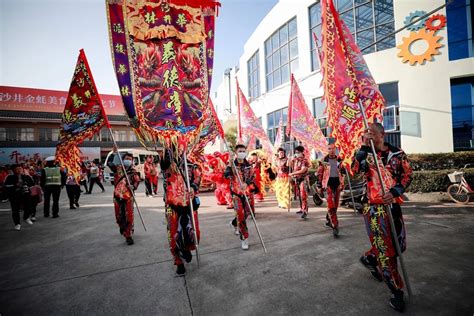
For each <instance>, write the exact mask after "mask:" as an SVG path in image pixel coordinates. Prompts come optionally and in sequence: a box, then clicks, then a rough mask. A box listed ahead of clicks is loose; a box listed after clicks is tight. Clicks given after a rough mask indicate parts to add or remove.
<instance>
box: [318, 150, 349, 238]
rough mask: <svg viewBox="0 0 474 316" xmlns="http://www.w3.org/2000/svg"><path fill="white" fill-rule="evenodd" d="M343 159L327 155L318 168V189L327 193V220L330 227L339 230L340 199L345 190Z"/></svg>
mask: <svg viewBox="0 0 474 316" xmlns="http://www.w3.org/2000/svg"><path fill="white" fill-rule="evenodd" d="M340 168H341V159H340V158H338V157H337V156H333V157H330V156H329V155H327V156H326V157H324V158H323V160H322V163H321V165H320V166H319V168H318V189H324V190H326V193H327V201H328V213H327V215H326V220H327V224H326V225H328V226H330V227H331V228H333V229H338V227H339V221H338V220H337V208H338V206H339V197H340V195H341V190H343V188H344V176H343V175H342V173H341V169H340Z"/></svg>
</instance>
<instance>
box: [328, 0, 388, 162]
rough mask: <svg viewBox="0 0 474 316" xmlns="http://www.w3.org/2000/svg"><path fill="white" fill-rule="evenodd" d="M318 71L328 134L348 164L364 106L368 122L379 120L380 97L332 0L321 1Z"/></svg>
mask: <svg viewBox="0 0 474 316" xmlns="http://www.w3.org/2000/svg"><path fill="white" fill-rule="evenodd" d="M321 7H322V37H323V39H322V43H323V50H322V57H323V61H322V67H321V69H322V73H323V86H324V95H325V101H326V106H327V107H326V111H327V113H328V125H329V126H330V127H331V128H332V134H331V136H332V137H334V138H335V139H336V147H337V148H338V149H339V154H340V156H341V157H342V158H343V159H344V162H343V163H344V165H345V166H346V167H349V166H350V164H351V161H352V158H353V156H354V154H355V151H356V150H357V149H358V148H359V147H360V144H361V137H362V134H363V132H364V121H363V116H362V112H361V110H360V105H362V106H364V109H365V113H366V116H367V119H368V121H369V123H372V122H374V120H375V119H377V120H379V121H380V120H381V118H382V109H383V107H384V103H385V101H384V98H383V96H382V94H381V93H380V91H379V90H378V88H377V85H376V83H375V81H374V79H373V78H372V75H371V74H370V71H369V68H368V67H367V64H366V63H365V61H364V58H363V56H362V54H361V52H360V50H359V48H358V47H357V45H356V44H355V42H354V38H353V37H352V34H351V32H350V31H349V29H348V28H347V27H346V25H345V24H344V22H343V21H342V20H341V19H340V17H339V14H338V13H337V11H336V9H335V8H334V4H333V2H332V0H322V1H321Z"/></svg>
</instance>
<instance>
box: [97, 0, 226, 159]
mask: <svg viewBox="0 0 474 316" xmlns="http://www.w3.org/2000/svg"><path fill="white" fill-rule="evenodd" d="M106 3H107V15H108V20H109V21H108V22H109V23H108V24H109V34H110V43H111V51H112V58H113V63H114V66H115V72H116V76H117V81H118V84H119V87H120V92H121V95H122V99H123V102H124V106H125V110H126V112H127V114H128V116H129V118H130V123H131V126H132V128H133V129H134V131H135V133H136V134H137V136H138V139H139V140H140V141H141V142H142V143H143V144H144V145H147V144H148V143H150V142H151V143H155V144H156V143H157V142H160V143H161V144H163V145H164V146H171V144H175V145H176V144H177V143H179V144H182V145H183V146H182V147H184V146H186V150H188V149H191V148H192V146H193V145H194V144H196V143H197V141H198V140H199V135H200V133H201V128H202V127H203V123H204V121H203V116H204V111H205V108H206V107H207V106H208V98H209V89H210V83H211V77H212V67H213V59H214V26H215V16H216V14H217V8H218V7H219V6H220V4H219V2H217V1H214V0H173V1H168V0H154V1H117V0H107V1H106ZM188 145H189V148H187V146H188ZM178 148H181V146H178ZM179 151H180V154H182V150H179Z"/></svg>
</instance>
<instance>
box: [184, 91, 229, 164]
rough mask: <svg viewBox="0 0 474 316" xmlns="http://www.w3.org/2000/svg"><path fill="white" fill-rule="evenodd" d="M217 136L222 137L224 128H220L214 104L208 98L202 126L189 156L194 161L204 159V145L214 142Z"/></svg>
mask: <svg viewBox="0 0 474 316" xmlns="http://www.w3.org/2000/svg"><path fill="white" fill-rule="evenodd" d="M218 136H220V137H221V138H223V137H224V129H223V128H222V125H221V122H220V121H219V118H218V117H217V113H216V110H215V109H214V105H213V104H212V101H211V99H209V105H208V106H207V107H206V109H205V111H204V126H203V128H202V129H201V134H200V135H199V141H198V143H197V144H196V145H195V146H194V147H193V150H192V151H191V154H190V155H189V158H190V159H191V160H192V161H195V162H197V161H205V157H204V147H206V146H207V144H209V143H212V144H214V142H215V140H216V138H217V137H218Z"/></svg>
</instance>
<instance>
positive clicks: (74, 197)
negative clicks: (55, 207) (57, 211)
mask: <svg viewBox="0 0 474 316" xmlns="http://www.w3.org/2000/svg"><path fill="white" fill-rule="evenodd" d="M66 192H67V197H68V198H69V207H70V208H73V207H74V204H76V203H78V202H79V197H80V196H81V187H80V186H79V185H66Z"/></svg>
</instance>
